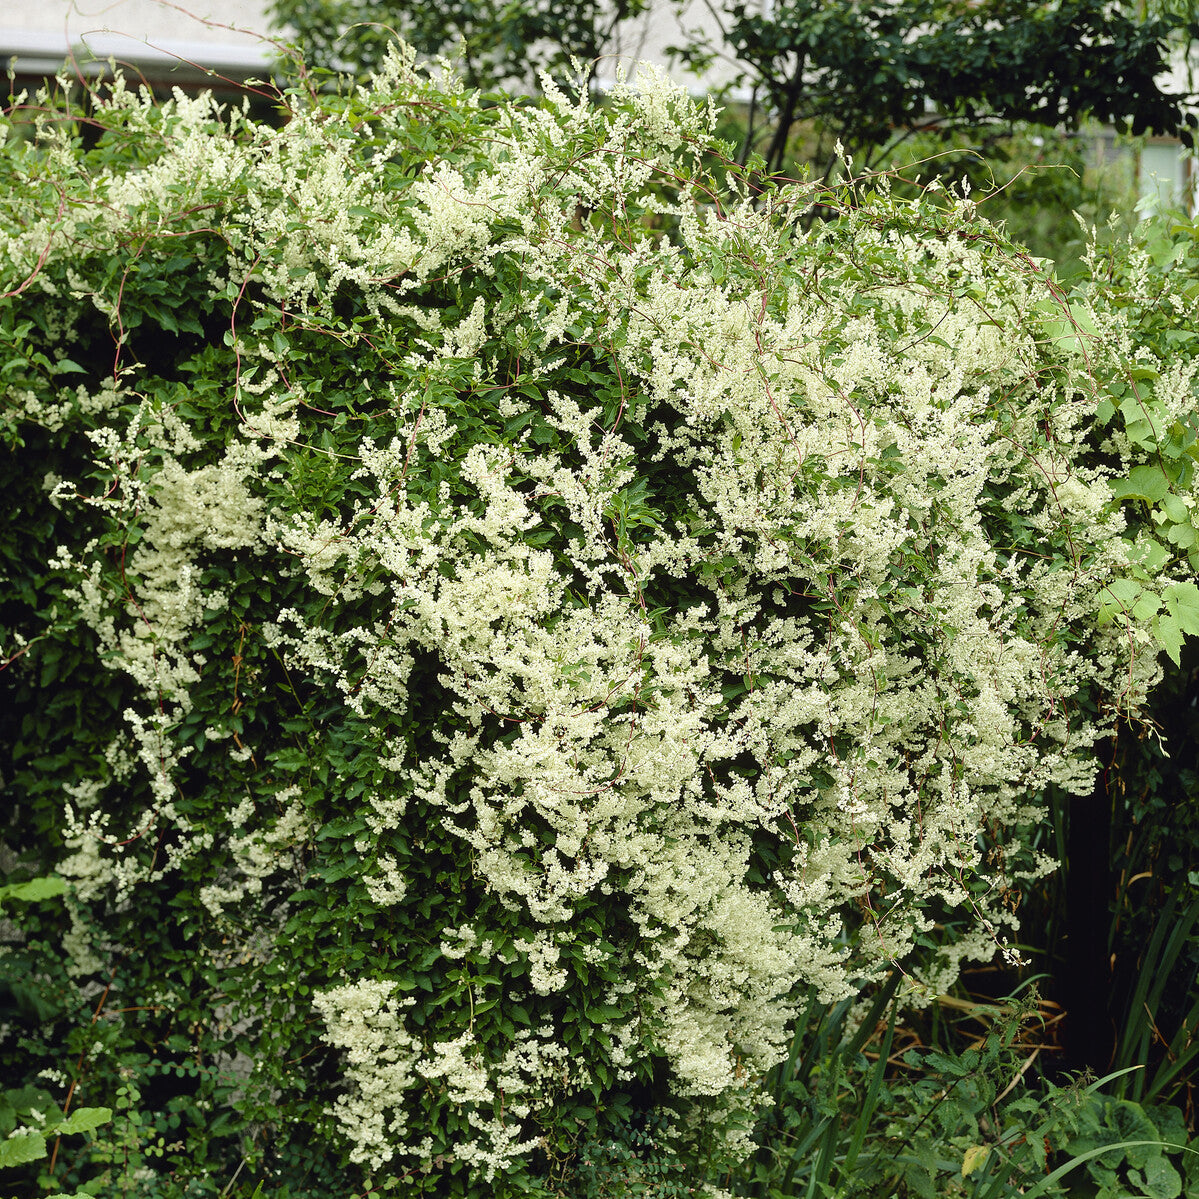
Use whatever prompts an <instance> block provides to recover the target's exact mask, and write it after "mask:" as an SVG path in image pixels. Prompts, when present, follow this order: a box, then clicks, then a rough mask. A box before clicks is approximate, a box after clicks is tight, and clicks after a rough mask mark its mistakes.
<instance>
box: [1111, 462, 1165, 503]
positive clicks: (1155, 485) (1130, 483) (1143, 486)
mask: <svg viewBox="0 0 1199 1199" xmlns="http://www.w3.org/2000/svg"><path fill="white" fill-rule="evenodd" d="M1111 489H1112V495H1113V497H1114V498H1115V499H1118V500H1147V501H1148V502H1149V503H1151V504H1156V503H1157V502H1158V500H1160V499H1161V498H1162V497H1163V496H1165V495H1166V493H1167V492H1168V491H1169V490H1170V480H1169V479H1167V478H1166V476H1165V474H1164V473H1163V471H1162V469H1161V467H1160V466H1134V467H1133V468H1132V470H1131V471H1129V474H1128V478H1127V479H1112V480H1111Z"/></svg>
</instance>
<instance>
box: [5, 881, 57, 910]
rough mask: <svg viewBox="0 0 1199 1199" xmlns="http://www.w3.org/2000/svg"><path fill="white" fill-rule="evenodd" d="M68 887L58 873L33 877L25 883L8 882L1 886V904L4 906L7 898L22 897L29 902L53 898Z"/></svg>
mask: <svg viewBox="0 0 1199 1199" xmlns="http://www.w3.org/2000/svg"><path fill="white" fill-rule="evenodd" d="M66 889H67V884H66V881H65V880H64V879H61V878H59V877H58V876H57V875H46V876H45V877H43V878H31V879H29V880H28V882H24V883H8V884H7V885H6V886H3V887H0V906H3V904H4V901H5V900H7V899H20V900H24V901H25V902H27V903H32V902H36V901H37V900H39V899H53V898H54V896H55V895H61V894H62V893H63V892H64V891H65V890H66Z"/></svg>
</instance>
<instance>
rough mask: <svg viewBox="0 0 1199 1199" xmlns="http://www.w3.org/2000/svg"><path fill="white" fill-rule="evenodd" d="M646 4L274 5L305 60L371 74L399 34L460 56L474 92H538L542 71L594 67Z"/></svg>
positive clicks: (544, 0)
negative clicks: (509, 88)
mask: <svg viewBox="0 0 1199 1199" xmlns="http://www.w3.org/2000/svg"><path fill="white" fill-rule="evenodd" d="M646 4H647V0H615V2H614V3H609V2H608V0H483V3H475V2H474V0H448V2H446V3H443V2H442V0H417V2H416V3H408V2H407V0H383V2H382V3H379V2H378V0H273V5H272V11H273V13H274V15H275V17H276V18H277V19H278V20H279V21H280V22H281V23H282V24H285V25H290V26H291V27H292V28H293V29H294V30H295V32H296V37H297V41H298V42H299V44H300V46H301V49H302V51H303V54H304V57H305V60H306V61H308V62H309V63H311V64H313V65H315V66H325V67H334V66H336V67H338V68H339V69H349V70H351V71H353V72H355V73H363V74H370V73H371V72H373V71H374V70H375V69H376V68H378V66H379V65H380V63H381V62H382V61H383V57H384V55H385V53H386V50H387V47H388V45H389V44H390V43H391V42H393V41H394V40H395V36H396V34H399V35H401V36H402V37H403V38H404V39H405V40H406V41H407V42H409V43H410V44H411V45H413V46H415V47H416V49H417V50H418V51H419V52H420V53H421V54H426V55H437V54H454V53H455V52H456V51H459V50H461V52H462V59H461V71H462V75H463V77H464V79H465V80H466V82H467V84H468V86H470V87H472V88H491V87H498V86H503V85H516V86H518V87H522V86H523V87H528V86H531V87H534V88H535V87H537V84H538V72H539V71H542V70H549V71H561V70H562V69H563V68H568V67H569V65H570V60H571V58H572V57H575V58H578V59H580V60H582V61H584V62H590V61H593V60H594V59H596V58H599V57H600V55H602V54H603V53H604V52H605V49H606V48H607V47H608V45H609V44H610V43H611V41H612V37H613V34H614V33H615V30H616V28H617V26H618V25H619V24H620V23H621V22H622V21H624V20H626V19H628V18H629V17H635V16H638V15H639V14H640V13H642V12H644V11H645V8H646Z"/></svg>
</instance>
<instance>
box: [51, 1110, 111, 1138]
mask: <svg viewBox="0 0 1199 1199" xmlns="http://www.w3.org/2000/svg"><path fill="white" fill-rule="evenodd" d="M111 1119H112V1108H110V1107H81V1108H79V1109H77V1110H76V1111H73V1112H72V1113H71V1114H70V1115H69V1116H68V1117H67V1118H66V1119H65V1120H64V1121H63V1122H62V1123H61V1124H59V1125H58V1127H57V1128H56V1129H55V1130H54V1131H55V1132H56V1133H59V1134H60V1135H62V1136H65V1135H66V1134H67V1133H71V1132H89V1131H90V1130H91V1129H93V1128H99V1127H100V1125H101V1124H107V1123H108V1122H109V1120H111Z"/></svg>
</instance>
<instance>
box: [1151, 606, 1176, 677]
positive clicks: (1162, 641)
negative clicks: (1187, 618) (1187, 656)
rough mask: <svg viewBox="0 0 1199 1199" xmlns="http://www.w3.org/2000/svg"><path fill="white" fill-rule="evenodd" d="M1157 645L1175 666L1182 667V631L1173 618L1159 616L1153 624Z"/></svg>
mask: <svg viewBox="0 0 1199 1199" xmlns="http://www.w3.org/2000/svg"><path fill="white" fill-rule="evenodd" d="M1153 632H1154V635H1155V636H1156V637H1157V643H1158V644H1159V645H1160V646H1161V647H1162V649H1164V650H1165V651H1166V653H1167V654H1169V655H1170V661H1171V662H1173V663H1174V665H1175V666H1181V665H1182V629H1181V628H1179V626H1178V621H1177V620H1175V619H1174V617H1172V616H1159V617H1158V618H1157V619H1156V620H1155V621H1154V622H1153Z"/></svg>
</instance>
